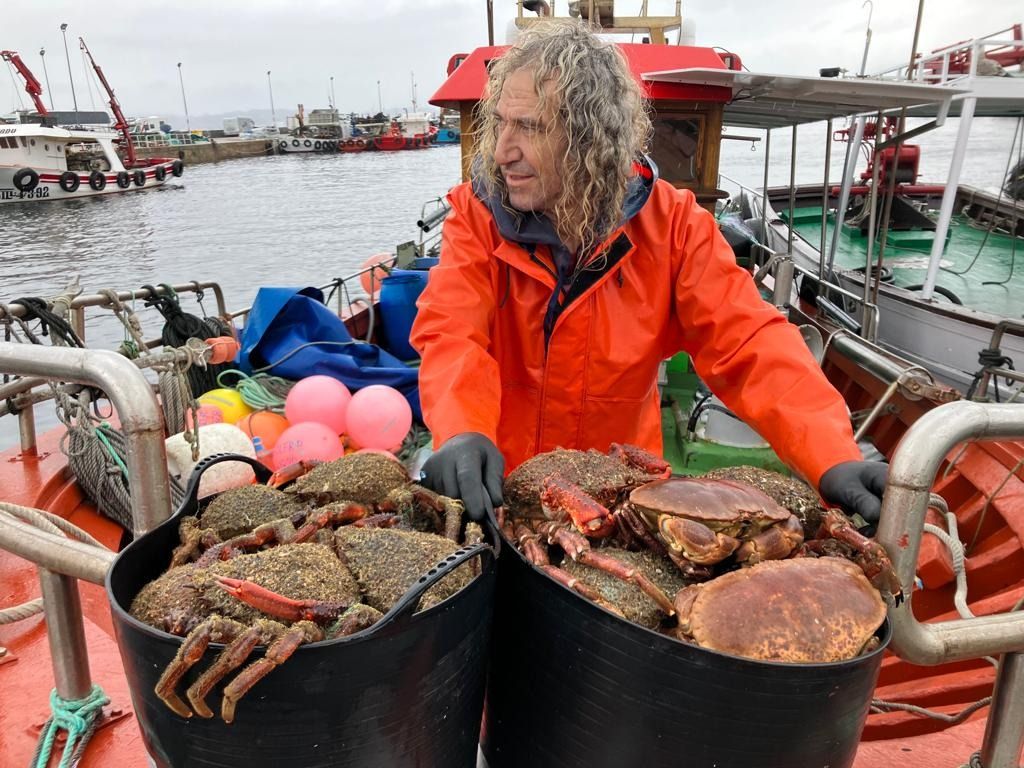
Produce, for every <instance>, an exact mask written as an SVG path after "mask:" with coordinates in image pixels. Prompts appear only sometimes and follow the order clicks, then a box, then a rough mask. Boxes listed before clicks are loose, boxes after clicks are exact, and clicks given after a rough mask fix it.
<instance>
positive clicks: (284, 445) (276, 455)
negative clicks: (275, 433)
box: [271, 421, 345, 470]
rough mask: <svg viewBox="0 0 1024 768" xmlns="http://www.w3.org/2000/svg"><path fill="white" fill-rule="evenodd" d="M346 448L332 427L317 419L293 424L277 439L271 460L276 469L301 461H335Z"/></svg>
mask: <svg viewBox="0 0 1024 768" xmlns="http://www.w3.org/2000/svg"><path fill="white" fill-rule="evenodd" d="M344 452H345V449H344V448H343V447H342V445H341V440H340V439H339V438H338V436H337V435H336V434H334V432H333V431H332V430H331V428H330V427H328V426H326V425H324V424H321V423H319V422H316V421H305V422H302V423H301V424H292V426H290V427H288V429H286V430H285V431H284V432H282V433H281V436H280V437H279V438H278V439H277V443H275V445H274V452H273V453H272V454H271V460H272V462H273V465H274V469H275V470H278V469H283V468H284V467H287V466H289V465H291V464H296V463H298V462H300V461H303V460H306V461H310V460H319V461H334V460H335V459H340V458H341V456H342V454H344Z"/></svg>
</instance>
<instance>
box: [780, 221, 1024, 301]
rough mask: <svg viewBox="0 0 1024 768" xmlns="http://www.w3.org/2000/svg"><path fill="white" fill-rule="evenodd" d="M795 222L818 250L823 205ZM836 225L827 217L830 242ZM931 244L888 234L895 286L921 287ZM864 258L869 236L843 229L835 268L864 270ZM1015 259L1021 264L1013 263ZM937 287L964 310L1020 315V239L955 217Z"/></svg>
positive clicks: (1023, 273)
mask: <svg viewBox="0 0 1024 768" xmlns="http://www.w3.org/2000/svg"><path fill="white" fill-rule="evenodd" d="M780 207H781V206H780ZM777 210H778V209H777ZM779 216H780V217H781V218H782V219H783V220H784V221H786V222H787V223H788V220H789V211H788V210H786V209H783V210H780V211H779ZM793 218H794V219H795V230H796V233H797V234H798V235H799V236H800V237H802V238H804V239H805V240H806V241H807V242H809V243H811V244H812V245H813V246H814V247H815V249H817V248H818V247H819V245H820V243H821V205H820V204H819V205H799V204H798V205H797V206H796V208H795V213H794V217H793ZM834 227H835V216H834V215H832V214H830V215H829V217H828V232H829V241H831V237H832V231H833V229H834ZM933 240H934V233H933V232H928V231H921V230H909V231H903V232H890V233H889V235H888V238H887V240H886V244H885V258H884V267H888V268H889V269H891V270H892V282H893V284H894V285H896V286H898V287H900V288H911V287H912V286H921V285H922V284H923V283H924V280H925V275H926V274H927V271H928V257H929V254H930V252H931V248H932V242H933ZM874 250H875V258H874V259H873V262H877V257H878V241H877V240H876V241H875V248H874ZM979 251H981V255H980V256H978V253H979ZM866 257H867V236H866V235H862V234H861V232H860V230H859V229H857V228H855V227H851V226H844V227H843V231H842V232H841V233H840V238H839V244H838V246H837V248H836V260H835V266H836V267H837V268H841V269H860V270H862V271H863V269H864V266H865V262H866ZM976 257H977V258H976ZM1015 260H1017V261H1020V264H1016V265H1015V264H1014V261H1015ZM958 272H963V273H964V274H956V273H958ZM937 285H939V286H941V287H942V288H945V289H946V290H948V291H951V292H952V293H953V294H955V295H956V296H957V298H959V299H960V301H961V302H962V303H963V304H964V306H967V307H971V308H973V309H978V310H982V311H985V312H989V313H992V314H995V315H1001V316H1005V317H1017V318H1019V317H1024V238H1020V237H1018V238H1014V237H1011V236H1009V235H1006V234H1003V233H1000V232H991V233H988V232H987V230H986V229H984V228H981V227H979V226H978V225H977V224H975V223H974V222H972V221H971V220H970V219H969V218H968V217H966V216H963V215H960V214H958V215H956V216H954V217H953V222H952V224H951V226H950V234H949V236H948V238H947V243H946V249H945V252H944V255H943V259H942V262H941V270H940V272H939V276H938V280H937ZM940 300H941V299H940Z"/></svg>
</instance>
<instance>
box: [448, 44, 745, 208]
mask: <svg viewBox="0 0 1024 768" xmlns="http://www.w3.org/2000/svg"><path fill="white" fill-rule="evenodd" d="M619 47H620V49H621V50H622V53H623V54H624V55H625V56H626V60H627V61H628V63H629V66H630V69H631V70H632V71H633V75H634V76H635V77H636V78H637V81H638V82H639V83H640V85H641V88H642V89H643V91H644V94H645V95H646V97H647V98H648V99H649V103H650V107H651V122H652V124H653V127H654V134H653V136H652V138H651V149H650V154H651V157H652V159H653V160H654V162H655V164H656V165H657V166H658V171H659V174H660V176H661V178H663V179H665V180H666V181H668V182H669V183H671V184H672V185H673V186H675V187H677V188H680V189H690V190H692V191H693V192H694V194H695V195H696V196H697V201H698V202H699V203H700V204H701V205H702V206H704V207H705V208H706V209H708V210H709V211H711V212H714V207H715V201H716V200H718V199H720V198H722V197H725V196H726V193H725V192H722V191H721V190H719V189H718V158H719V149H720V146H721V135H722V113H723V109H724V107H725V104H726V102H728V101H729V100H730V98H731V97H732V91H731V90H730V89H728V88H721V87H714V86H703V85H688V84H679V83H663V82H650V81H647V80H645V79H644V76H645V75H646V74H647V73H651V72H661V71H665V70H672V69H683V68H693V67H700V68H707V69H721V70H728V69H739V68H740V60H739V57H738V56H735V55H733V54H727V53H719V52H718V51H715V50H713V49H711V48H699V47H694V46H678V45H656V44H639V43H632V44H621V45H620V46H619ZM506 50H507V46H489V47H486V48H478V49H477V50H475V51H473V53H470V54H459V55H457V56H453V57H452V59H451V61H450V62H449V77H448V79H447V80H446V81H445V82H444V84H443V85H442V86H441V87H440V88H439V89H438V91H437V93H435V94H434V96H433V98H431V100H430V103H431V104H434V105H435V106H438V107H441V108H442V109H450V110H454V111H457V112H458V113H459V116H460V122H459V125H460V129H461V132H462V137H463V141H462V178H463V180H467V179H468V178H469V166H470V162H471V158H472V156H473V151H474V147H475V141H474V138H473V137H474V133H475V129H476V106H477V104H478V103H479V101H480V100H481V98H482V96H483V92H484V88H485V86H486V84H487V67H488V65H489V64H490V62H491V61H493V60H494V59H496V58H498V57H500V56H501V55H502V54H503V53H504V52H505V51H506Z"/></svg>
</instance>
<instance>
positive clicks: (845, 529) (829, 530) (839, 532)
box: [818, 509, 903, 605]
mask: <svg viewBox="0 0 1024 768" xmlns="http://www.w3.org/2000/svg"><path fill="white" fill-rule="evenodd" d="M829 537H831V538H833V539H838V540H839V541H842V542H844V543H846V544H849V545H850V546H851V547H853V548H854V549H855V550H856V551H857V554H858V557H857V559H856V563H857V565H859V566H860V567H861V568H862V569H863V571H864V575H865V576H867V577H868V581H870V582H871V583H872V584H873V585H874V586H875V588H876V589H880V590H881V589H884V590H887V591H888V592H889V594H891V595H892V597H893V600H895V601H896V605H899V604H900V603H901V602H902V601H903V585H902V584H900V580H899V577H898V576H897V575H896V569H895V568H893V565H892V560H890V559H889V553H888V552H886V551H885V549H884V548H883V547H882V545H881V544H879V543H878V542H877V541H875V540H874V539H869V538H867V537H866V536H864V535H863V534H862V533H861V532H860V531H858V530H857V529H856V528H854V527H853V525H852V524H851V523H850V521H849V519H847V517H846V516H845V515H843V514H842V513H841V512H839V511H838V510H835V509H829V510H828V511H826V512H825V514H824V515H823V516H822V520H821V527H820V528H819V529H818V538H819V539H824V538H829Z"/></svg>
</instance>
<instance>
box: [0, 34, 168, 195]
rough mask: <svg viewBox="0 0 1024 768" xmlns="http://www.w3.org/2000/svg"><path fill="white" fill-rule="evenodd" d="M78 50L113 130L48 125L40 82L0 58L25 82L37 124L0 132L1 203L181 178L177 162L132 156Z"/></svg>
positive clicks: (16, 60) (14, 58)
mask: <svg viewBox="0 0 1024 768" xmlns="http://www.w3.org/2000/svg"><path fill="white" fill-rule="evenodd" d="M80 44H81V47H82V50H83V52H84V53H85V54H87V55H88V57H89V61H90V62H91V63H92V66H93V68H94V69H95V71H96V74H97V76H98V77H99V79H100V82H101V83H102V84H103V87H104V88H106V90H107V94H108V96H109V100H110V102H109V103H110V107H111V109H112V110H113V112H114V117H115V124H114V126H113V129H99V130H92V129H86V128H83V127H81V126H75V127H70V128H63V127H58V126H53V125H47V124H46V123H47V122H49V121H48V120H47V117H48V116H49V114H50V113H49V110H47V108H46V105H45V104H43V101H42V99H41V98H40V95H41V94H42V88H41V86H40V85H39V81H38V80H36V79H35V77H34V76H33V74H32V72H31V71H30V70H29V69H28V67H27V66H26V65H25V63H24V62H23V61H22V60H21V58H20V57H19V56H18V54H17V53H15V52H14V51H2V52H0V57H2V58H3V59H4V60H6V61H9V62H10V63H11V64H13V65H14V67H15V69H16V70H17V71H18V72H19V73H20V74H21V75H22V77H24V79H25V90H26V91H27V92H28V94H29V95H30V96H31V97H32V99H33V102H34V104H35V107H36V111H37V113H38V115H39V117H40V120H41V122H40V123H28V124H21V125H4V126H0V203H21V202H38V201H42V200H66V199H71V198H81V197H92V196H95V195H109V194H114V193H117V192H127V191H130V190H138V189H142V188H145V187H155V186H160V185H162V184H164V183H166V181H167V180H168V179H169V178H171V177H177V176H181V175H182V173H183V171H184V167H185V165H184V163H183V162H182V161H181V160H179V159H176V158H170V157H167V158H148V159H142V158H139V157H137V156H136V154H135V145H134V142H133V139H132V134H131V131H130V128H129V125H128V120H127V119H126V118H125V116H124V114H123V113H122V112H121V106H120V105H119V104H118V102H117V99H116V97H115V96H114V91H113V89H112V88H111V87H110V85H109V83H108V82H107V79H106V77H105V76H104V75H103V70H102V69H100V67H99V66H98V65H97V64H96V62H95V61H94V60H93V58H92V54H91V53H89V49H88V48H87V47H86V46H85V42H84V41H82V40H80ZM122 153H123V156H124V157H123V159H122Z"/></svg>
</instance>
